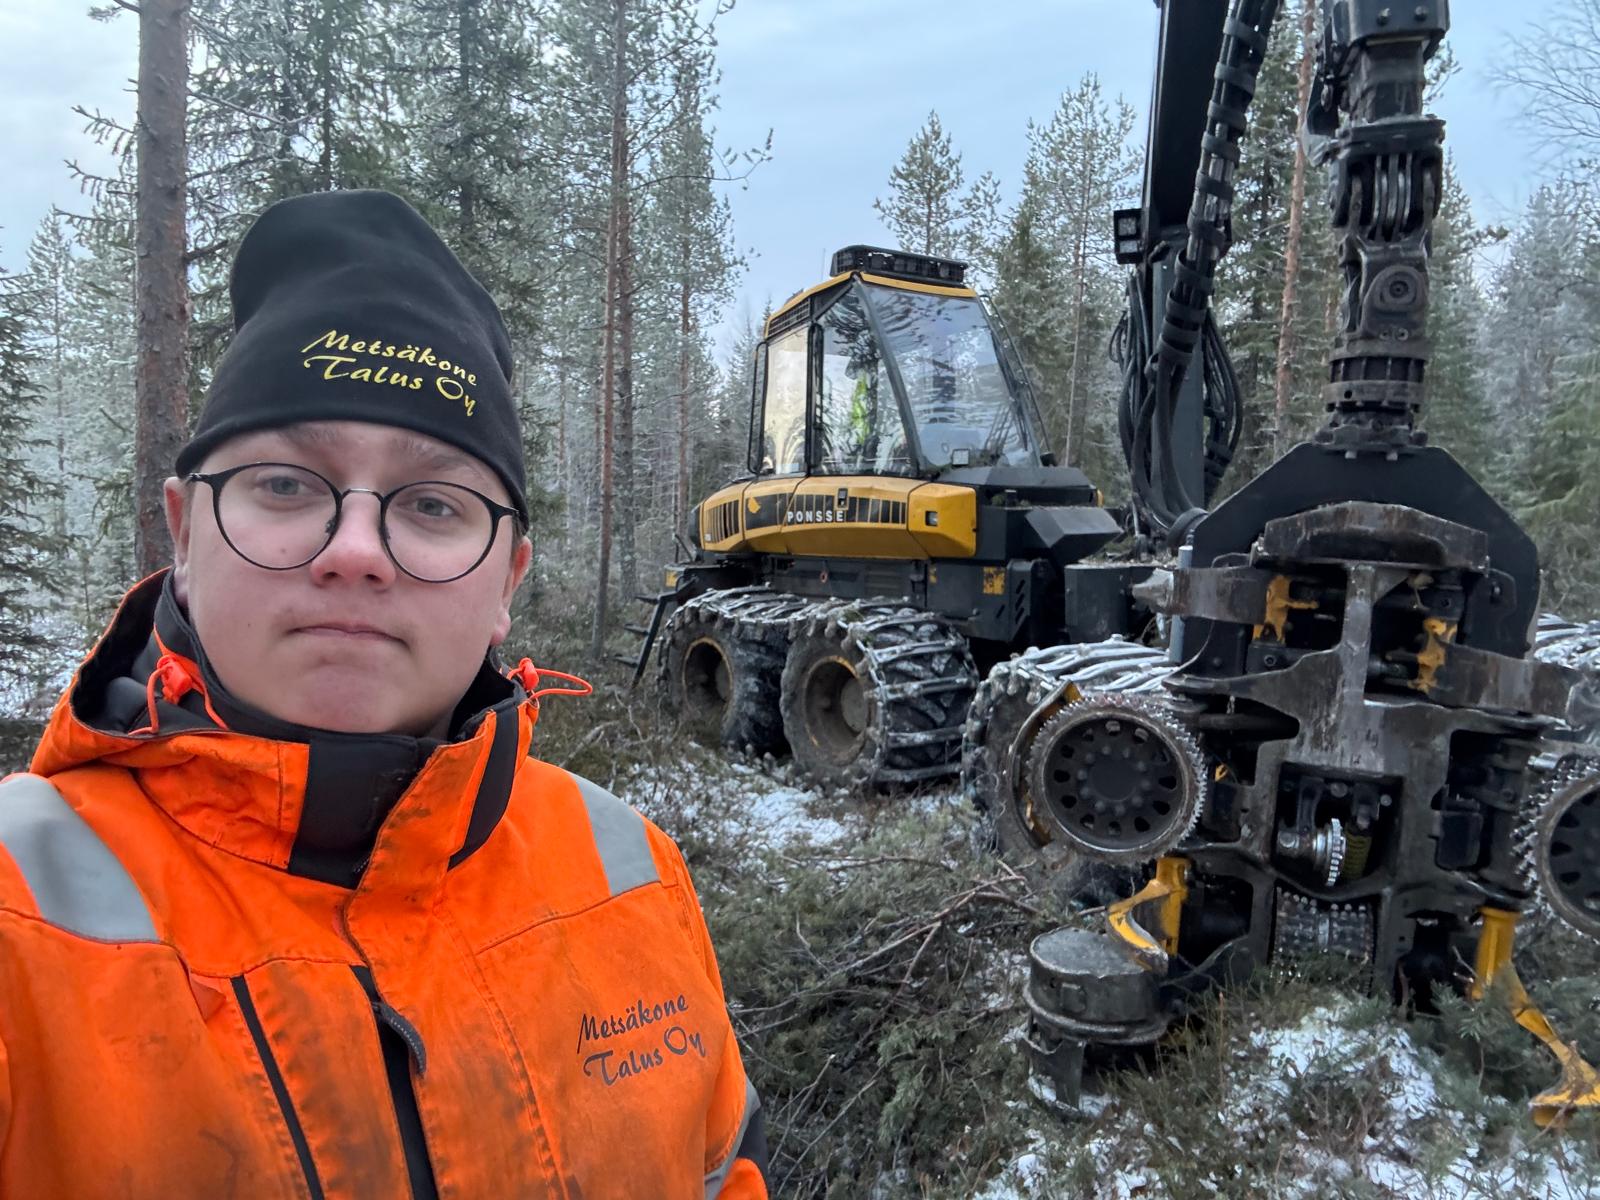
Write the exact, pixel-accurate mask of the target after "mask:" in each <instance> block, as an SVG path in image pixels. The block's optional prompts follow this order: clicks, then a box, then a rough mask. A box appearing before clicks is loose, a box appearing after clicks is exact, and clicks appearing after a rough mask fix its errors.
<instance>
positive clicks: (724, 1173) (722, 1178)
mask: <svg viewBox="0 0 1600 1200" xmlns="http://www.w3.org/2000/svg"><path fill="white" fill-rule="evenodd" d="M760 1108H761V1097H759V1096H757V1095H756V1089H755V1088H753V1087H752V1086H751V1085H750V1081H749V1080H748V1079H746V1080H745V1081H744V1116H743V1118H741V1119H740V1121H739V1132H738V1133H736V1134H734V1135H733V1149H732V1150H729V1151H728V1157H727V1158H725V1159H723V1160H722V1165H721V1166H719V1167H718V1168H717V1169H716V1170H715V1171H713V1172H711V1174H709V1175H707V1176H706V1200H717V1197H718V1196H720V1195H721V1194H722V1185H723V1184H724V1183H726V1182H727V1181H728V1172H729V1171H731V1170H733V1160H734V1159H736V1158H738V1157H739V1147H741V1146H743V1145H744V1135H745V1134H746V1133H747V1132H748V1131H749V1129H750V1122H751V1121H752V1120H753V1119H754V1118H755V1115H756V1112H757V1111H758V1110H759V1109H760Z"/></svg>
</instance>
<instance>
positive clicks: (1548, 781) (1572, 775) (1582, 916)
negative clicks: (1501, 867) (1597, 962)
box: [1515, 752, 1600, 941]
mask: <svg viewBox="0 0 1600 1200" xmlns="http://www.w3.org/2000/svg"><path fill="white" fill-rule="evenodd" d="M1585 784H1589V785H1591V786H1589V787H1585V786H1584V785H1585ZM1594 787H1600V756H1596V755H1595V754H1594V753H1592V752H1589V753H1579V754H1571V755H1567V756H1566V757H1564V758H1562V759H1560V760H1559V761H1558V762H1557V763H1556V765H1555V767H1554V769H1553V770H1552V771H1550V773H1549V774H1548V775H1547V776H1546V778H1545V779H1544V781H1543V782H1542V783H1541V784H1540V785H1539V786H1538V788H1536V789H1535V791H1534V794H1533V797H1532V802H1531V803H1530V804H1529V805H1528V806H1527V808H1526V809H1525V810H1524V815H1523V819H1522V821H1521V823H1520V824H1519V826H1518V829H1517V832H1516V835H1515V847H1516V852H1517V858H1518V866H1519V868H1520V871H1521V875H1522V882H1523V885H1524V886H1525V887H1526V888H1527V889H1528V892H1529V893H1530V894H1531V895H1532V897H1533V902H1534V904H1535V905H1537V906H1538V908H1539V910H1540V912H1541V913H1542V914H1543V915H1544V916H1545V917H1547V918H1549V919H1552V920H1554V921H1556V923H1557V924H1560V925H1563V926H1565V927H1566V928H1568V929H1571V930H1574V931H1576V932H1577V933H1579V934H1581V935H1582V936H1584V937H1585V938H1588V939H1589V940H1591V941H1600V919H1597V918H1595V917H1593V916H1591V915H1589V914H1588V913H1587V912H1586V911H1580V912H1573V911H1572V907H1573V905H1574V900H1573V898H1572V897H1570V896H1565V895H1561V894H1559V893H1558V894H1556V895H1552V892H1553V891H1554V890H1555V889H1556V888H1557V886H1558V883H1559V882H1560V881H1558V880H1557V879H1555V878H1554V876H1553V873H1552V872H1553V869H1554V864H1553V863H1552V861H1551V852H1552V850H1553V849H1554V846H1553V843H1554V842H1555V839H1556V831H1557V827H1558V823H1559V822H1560V820H1561V817H1562V815H1563V813H1564V812H1566V811H1570V810H1571V809H1572V808H1573V807H1574V805H1575V802H1576V801H1577V800H1578V799H1579V796H1578V795H1575V794H1574V793H1575V792H1579V791H1580V789H1581V793H1582V794H1589V793H1592V790H1593V788H1594ZM1591 836H1592V835H1591ZM1570 857H1571V858H1572V859H1574V860H1577V862H1576V865H1578V866H1579V867H1580V868H1581V869H1583V870H1586V871H1587V872H1588V878H1587V879H1586V880H1583V881H1582V882H1583V883H1584V885H1585V886H1586V887H1587V888H1588V889H1589V890H1590V891H1591V892H1592V891H1596V890H1600V879H1597V878H1596V876H1597V875H1600V858H1596V857H1595V856H1590V857H1589V858H1588V859H1587V860H1586V861H1585V860H1584V859H1583V856H1582V855H1581V854H1576V853H1574V854H1571V855H1570ZM1571 865H1572V864H1571V863H1569V864H1568V870H1569V871H1570V869H1571ZM1567 883H1568V884H1569V885H1570V883H1571V880H1568V881H1567Z"/></svg>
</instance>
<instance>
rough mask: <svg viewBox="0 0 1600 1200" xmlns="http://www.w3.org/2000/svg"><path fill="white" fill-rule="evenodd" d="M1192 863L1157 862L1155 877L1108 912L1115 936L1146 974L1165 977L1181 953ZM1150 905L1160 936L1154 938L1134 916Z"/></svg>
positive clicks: (1171, 859)
mask: <svg viewBox="0 0 1600 1200" xmlns="http://www.w3.org/2000/svg"><path fill="white" fill-rule="evenodd" d="M1188 879H1189V860H1188V859H1186V858H1177V857H1173V856H1168V857H1166V858H1162V859H1158V860H1157V861H1156V873H1155V877H1154V878H1153V879H1151V880H1150V882H1149V883H1147V884H1145V885H1144V887H1142V888H1140V889H1139V890H1138V891H1137V892H1135V893H1134V894H1133V895H1131V896H1129V897H1128V898H1127V899H1126V900H1118V901H1117V902H1116V903H1115V904H1112V905H1109V906H1107V908H1106V922H1107V924H1109V925H1110V926H1111V932H1112V933H1113V934H1114V935H1115V936H1116V937H1117V938H1118V939H1119V940H1120V941H1121V942H1122V943H1123V945H1125V946H1126V947H1127V948H1128V949H1129V951H1131V952H1132V954H1133V957H1134V959H1135V961H1137V962H1138V963H1139V965H1140V966H1142V967H1144V968H1145V969H1146V970H1149V971H1154V972H1156V973H1158V974H1165V973H1166V970H1167V961H1168V959H1169V958H1170V957H1171V956H1172V955H1174V954H1176V953H1177V952H1178V922H1179V918H1180V917H1181V915H1182V913H1183V902H1184V901H1185V900H1186V899H1188V897H1189V883H1188ZM1146 904H1156V905H1159V907H1158V908H1157V909H1156V924H1157V926H1158V928H1159V932H1158V933H1157V934H1155V935H1152V934H1150V933H1149V932H1148V931H1146V930H1145V928H1144V927H1143V926H1142V925H1140V924H1139V922H1138V920H1137V919H1136V918H1135V916H1134V914H1135V913H1136V912H1137V911H1138V910H1139V909H1140V908H1142V907H1144V906H1145V905H1146Z"/></svg>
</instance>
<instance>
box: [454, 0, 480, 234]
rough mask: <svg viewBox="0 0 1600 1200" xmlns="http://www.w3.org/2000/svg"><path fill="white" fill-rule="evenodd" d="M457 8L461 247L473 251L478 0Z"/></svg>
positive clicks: (461, 0)
mask: <svg viewBox="0 0 1600 1200" xmlns="http://www.w3.org/2000/svg"><path fill="white" fill-rule="evenodd" d="M459 3H460V6H461V7H460V8H459V9H458V10H457V11H456V36H457V38H458V39H459V40H460V43H461V71H460V74H459V75H458V76H457V79H456V120H458V121H460V122H462V123H463V125H464V126H465V128H464V129H463V130H462V134H461V138H462V148H461V153H460V157H459V159H458V160H457V161H458V164H459V166H458V169H459V170H460V171H461V197H460V201H461V213H460V217H461V226H460V228H461V249H462V251H463V252H464V253H466V254H468V255H471V254H472V252H473V249H474V246H473V241H474V239H475V238H476V236H477V232H478V212H477V210H478V187H477V176H476V175H475V174H474V171H475V170H476V169H477V151H476V146H475V143H476V141H477V132H476V128H475V126H474V125H473V119H472V118H470V117H469V116H468V114H469V113H471V112H472V89H473V87H474V86H475V85H476V82H477V80H476V75H477V63H476V54H475V52H476V50H477V48H478V11H477V9H478V0H459Z"/></svg>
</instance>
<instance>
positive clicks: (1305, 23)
mask: <svg viewBox="0 0 1600 1200" xmlns="http://www.w3.org/2000/svg"><path fill="white" fill-rule="evenodd" d="M1316 38H1317V4H1316V0H1302V2H1301V5H1300V80H1299V83H1300V90H1299V98H1298V103H1297V105H1296V108H1295V112H1296V114H1297V115H1298V124H1297V128H1298V127H1302V126H1304V125H1305V120H1306V110H1307V108H1308V107H1309V106H1310V103H1311V72H1312V65H1313V59H1314V57H1315V46H1316ZM1305 218H1306V143H1305V139H1304V138H1302V137H1297V138H1295V141H1294V178H1293V181H1292V182H1291V183H1290V185H1289V240H1288V246H1287V247H1286V248H1285V251H1284V260H1283V312H1282V316H1281V317H1280V318H1279V322H1278V370H1277V379H1276V381H1275V384H1274V396H1273V405H1272V413H1273V422H1272V454H1273V457H1274V458H1276V457H1278V456H1279V455H1281V454H1282V453H1283V451H1284V449H1285V446H1284V443H1285V441H1286V438H1285V436H1284V435H1285V434H1286V432H1287V429H1286V426H1287V425H1288V419H1289V392H1290V389H1291V388H1292V387H1293V384H1294V378H1293V376H1294V356H1295V352H1296V351H1297V349H1298V348H1299V347H1298V345H1297V342H1298V338H1297V336H1296V329H1295V322H1296V320H1297V319H1298V317H1299V311H1300V298H1299V295H1298V287H1299V278H1300V248H1301V244H1302V243H1303V241H1304V240H1305Z"/></svg>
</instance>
